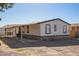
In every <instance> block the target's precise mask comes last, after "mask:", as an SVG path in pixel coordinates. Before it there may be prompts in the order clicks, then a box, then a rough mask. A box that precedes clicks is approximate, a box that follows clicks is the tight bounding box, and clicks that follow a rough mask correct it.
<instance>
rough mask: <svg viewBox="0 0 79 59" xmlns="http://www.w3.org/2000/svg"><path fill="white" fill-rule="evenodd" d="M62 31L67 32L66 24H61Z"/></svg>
mask: <svg viewBox="0 0 79 59" xmlns="http://www.w3.org/2000/svg"><path fill="white" fill-rule="evenodd" d="M63 33H67V26H66V25H64V26H63Z"/></svg>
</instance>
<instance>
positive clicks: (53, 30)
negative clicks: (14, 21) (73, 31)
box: [5, 18, 70, 40]
mask: <svg viewBox="0 0 79 59" xmlns="http://www.w3.org/2000/svg"><path fill="white" fill-rule="evenodd" d="M69 25H70V24H69V23H67V22H65V21H63V20H61V19H60V18H55V19H51V20H46V21H42V22H37V23H32V24H23V25H15V26H10V27H5V36H6V37H21V36H23V37H24V38H30V39H41V40H43V39H53V38H63V37H68V36H69Z"/></svg>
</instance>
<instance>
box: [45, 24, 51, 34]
mask: <svg viewBox="0 0 79 59" xmlns="http://www.w3.org/2000/svg"><path fill="white" fill-rule="evenodd" d="M45 33H46V34H51V26H50V24H46V26H45Z"/></svg>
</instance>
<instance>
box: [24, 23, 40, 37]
mask: <svg viewBox="0 0 79 59" xmlns="http://www.w3.org/2000/svg"><path fill="white" fill-rule="evenodd" d="M25 33H26V34H27V35H36V36H40V35H41V31H40V24H34V25H29V33H27V27H25Z"/></svg>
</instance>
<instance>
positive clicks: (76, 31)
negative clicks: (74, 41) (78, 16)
mask: <svg viewBox="0 0 79 59" xmlns="http://www.w3.org/2000/svg"><path fill="white" fill-rule="evenodd" d="M70 37H72V38H73V37H74V38H76V37H79V23H76V24H71V26H70Z"/></svg>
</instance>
